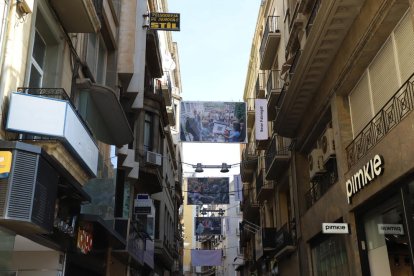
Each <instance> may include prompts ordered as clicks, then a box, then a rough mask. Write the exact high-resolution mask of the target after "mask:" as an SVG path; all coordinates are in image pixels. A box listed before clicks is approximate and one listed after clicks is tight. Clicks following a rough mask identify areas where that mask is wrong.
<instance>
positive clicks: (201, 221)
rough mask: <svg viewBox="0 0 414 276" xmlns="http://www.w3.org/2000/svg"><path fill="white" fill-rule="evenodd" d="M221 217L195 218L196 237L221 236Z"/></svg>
mask: <svg viewBox="0 0 414 276" xmlns="http://www.w3.org/2000/svg"><path fill="white" fill-rule="evenodd" d="M221 228H222V227H221V217H195V223H194V233H195V235H196V236H202V235H221Z"/></svg>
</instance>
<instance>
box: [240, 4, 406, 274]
mask: <svg viewBox="0 0 414 276" xmlns="http://www.w3.org/2000/svg"><path fill="white" fill-rule="evenodd" d="M413 14H414V11H413V2H412V1H411V0H401V1H388V0H381V1H370V0H366V1H352V0H350V1H335V0H334V1H324V0H316V1H312V0H302V1H299V0H281V1H277V0H275V1H270V0H265V1H262V6H261V9H260V12H259V15H258V20H257V25H256V32H255V35H254V38H253V43H252V50H251V57H250V64H249V69H248V70H249V71H248V74H247V78H246V86H245V92H244V98H245V100H246V101H247V102H248V103H249V112H248V114H249V116H250V120H248V124H249V122H250V124H249V140H248V141H249V142H248V144H247V145H246V146H245V147H244V148H243V154H242V161H243V162H242V166H241V175H242V179H243V182H244V190H245V200H244V202H243V204H242V207H243V219H244V221H247V222H248V223H253V224H255V225H256V226H259V227H260V228H256V229H258V231H247V230H246V229H244V230H243V231H242V233H241V240H240V243H241V246H243V247H244V248H245V253H244V254H245V258H246V259H247V262H246V263H245V266H244V268H243V272H244V273H247V272H249V273H257V274H258V275H262V274H263V275H264V274H265V273H272V275H412V274H413V267H414V262H413V254H412V252H413V250H412V248H413V244H412V233H413V222H412V207H411V206H412V189H411V186H412V173H413V171H414V167H413V160H412V157H411V156H412V154H411V152H412V150H411V149H410V141H411V140H412V137H413V133H412V127H411V125H412V122H413V121H412V120H413V114H412V112H411V110H412V109H413V105H412V99H413V96H414V95H413V77H412V75H413V73H414V52H413V50H414V47H413V46H414V17H413ZM257 98H266V99H267V102H268V120H269V122H268V125H269V138H268V140H265V141H263V140H256V139H255V135H254V133H255V117H254V116H255V113H254V110H255V108H254V99H257ZM269 233H275V234H270V235H269ZM269 236H274V237H275V238H271V239H268V238H267V237H269ZM266 275H267V274H266Z"/></svg>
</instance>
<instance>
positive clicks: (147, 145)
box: [144, 112, 153, 151]
mask: <svg viewBox="0 0 414 276" xmlns="http://www.w3.org/2000/svg"><path fill="white" fill-rule="evenodd" d="M152 137H153V116H152V115H151V114H150V113H148V112H146V113H145V122H144V149H145V150H147V151H151V150H152V145H153V141H152Z"/></svg>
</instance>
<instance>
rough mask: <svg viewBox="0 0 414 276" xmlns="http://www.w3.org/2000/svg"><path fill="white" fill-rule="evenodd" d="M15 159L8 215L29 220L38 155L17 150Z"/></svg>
mask: <svg viewBox="0 0 414 276" xmlns="http://www.w3.org/2000/svg"><path fill="white" fill-rule="evenodd" d="M14 160H15V161H14V170H13V175H12V179H11V185H10V189H11V191H10V198H9V205H8V208H7V216H8V217H9V218H13V219H20V220H29V219H30V213H31V208H32V198H33V192H34V191H33V186H34V177H35V172H36V169H37V166H36V163H37V155H36V154H32V153H27V152H22V151H15V159H14Z"/></svg>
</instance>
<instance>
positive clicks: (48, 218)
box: [0, 146, 59, 234]
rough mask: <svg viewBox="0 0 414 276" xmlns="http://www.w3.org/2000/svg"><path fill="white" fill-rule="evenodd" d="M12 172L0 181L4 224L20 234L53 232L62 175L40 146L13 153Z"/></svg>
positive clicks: (13, 151) (0, 199)
mask: <svg viewBox="0 0 414 276" xmlns="http://www.w3.org/2000/svg"><path fill="white" fill-rule="evenodd" d="M10 156H11V162H12V166H11V171H10V173H9V175H8V176H7V177H6V178H2V179H0V225H2V226H5V227H7V228H9V229H12V230H14V231H16V232H18V233H30V234H48V233H51V232H52V230H53V220H54V212H55V201H56V197H57V187H58V180H59V175H58V173H57V172H56V170H55V169H54V168H53V167H52V166H51V165H50V164H49V163H48V162H47V161H46V160H45V159H44V158H43V157H42V156H41V150H40V148H39V147H32V146H27V149H26V150H19V149H13V150H11V151H10Z"/></svg>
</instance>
